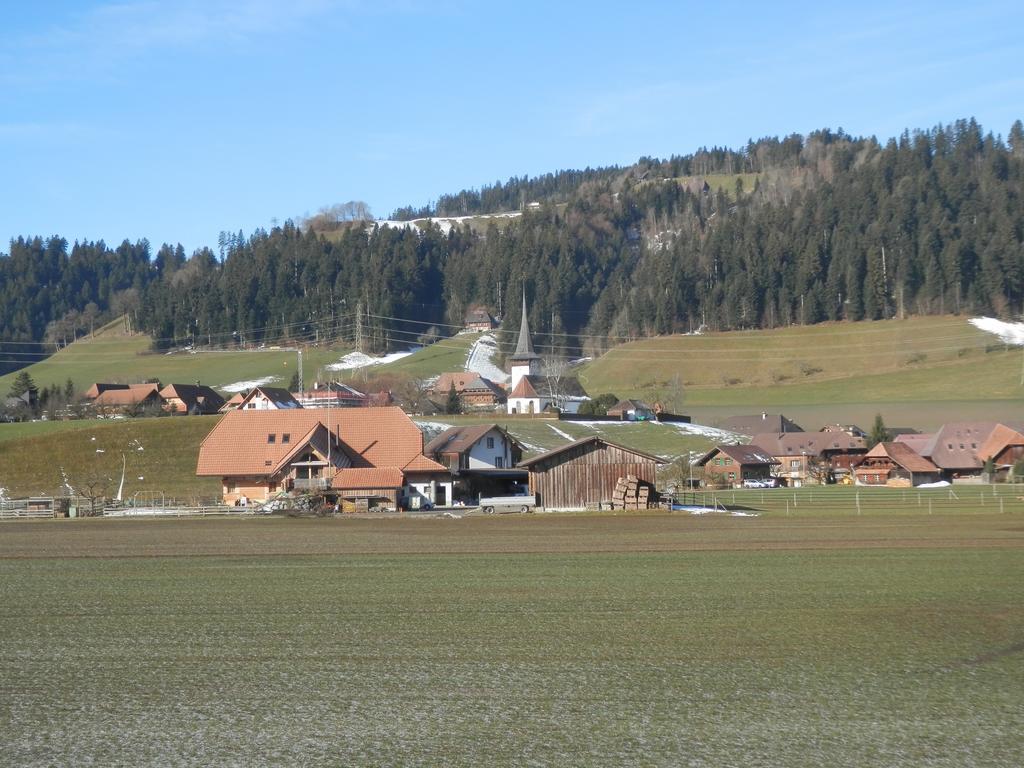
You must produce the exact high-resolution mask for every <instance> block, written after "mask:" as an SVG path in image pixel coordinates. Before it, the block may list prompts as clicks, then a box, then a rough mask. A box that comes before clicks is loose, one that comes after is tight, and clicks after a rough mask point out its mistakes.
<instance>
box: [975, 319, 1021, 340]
mask: <svg viewBox="0 0 1024 768" xmlns="http://www.w3.org/2000/svg"><path fill="white" fill-rule="evenodd" d="M967 322H968V323H970V324H971V325H973V326H974V327H975V328H977V329H978V330H979V331H985V333H992V334H995V335H996V336H998V337H999V340H1000V341H1002V342H1003V343H1004V344H1013V345H1014V346H1024V323H1008V322H1006V321H1005V320H997V319H996V318H994V317H972V318H971V319H970V320H968V321H967Z"/></svg>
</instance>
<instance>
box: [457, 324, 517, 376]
mask: <svg viewBox="0 0 1024 768" xmlns="http://www.w3.org/2000/svg"><path fill="white" fill-rule="evenodd" d="M497 351H498V340H497V339H496V338H494V336H492V335H491V334H489V333H485V334H484V335H483V336H481V337H480V338H479V339H477V340H476V341H474V342H473V346H472V347H470V348H469V357H468V358H466V370H467V371H469V372H470V373H478V374H480V375H481V376H483V377H484V378H485V379H490V380H491V381H493V382H494V383H496V384H505V383H506V382H508V380H509V375H508V374H507V373H505V372H504V371H503V370H501V368H499V367H498V366H496V365H495V364H494V363H493V361H492V358H493V357H494V355H495V354H496V353H497Z"/></svg>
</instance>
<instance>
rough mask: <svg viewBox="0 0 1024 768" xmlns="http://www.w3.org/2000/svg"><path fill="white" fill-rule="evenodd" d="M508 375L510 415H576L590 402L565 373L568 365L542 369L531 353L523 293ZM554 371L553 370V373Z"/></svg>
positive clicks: (558, 364)
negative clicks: (552, 412) (554, 412)
mask: <svg viewBox="0 0 1024 768" xmlns="http://www.w3.org/2000/svg"><path fill="white" fill-rule="evenodd" d="M508 360H509V372H510V373H511V374H512V381H511V384H510V386H511V388H512V389H511V392H510V393H509V396H508V400H507V404H506V408H507V410H508V413H509V414H510V415H512V414H530V413H543V412H544V411H546V410H549V409H552V408H557V409H558V410H560V411H563V412H565V413H576V412H577V411H579V409H580V405H581V404H582V403H584V402H586V401H587V400H589V399H590V398H589V397H587V393H586V392H585V391H584V389H583V386H582V385H581V384H580V382H579V379H577V378H576V377H575V376H571V375H569V373H568V367H569V366H568V364H567V363H565V362H564V361H562V360H559V361H558V363H557V364H555V365H552V366H546V365H544V364H543V361H542V360H541V356H540V355H538V354H537V353H536V352H535V351H534V349H533V339H532V338H531V336H530V321H529V318H528V317H527V312H526V292H525V291H524V292H523V319H522V323H521V325H520V326H519V340H518V342H517V343H516V351H515V352H513V353H512V355H511V356H510V357H509V358H508ZM556 369H557V370H556Z"/></svg>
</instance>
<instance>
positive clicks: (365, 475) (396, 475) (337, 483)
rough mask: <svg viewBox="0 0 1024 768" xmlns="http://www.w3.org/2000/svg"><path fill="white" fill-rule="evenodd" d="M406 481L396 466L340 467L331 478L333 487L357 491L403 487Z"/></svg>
mask: <svg viewBox="0 0 1024 768" xmlns="http://www.w3.org/2000/svg"><path fill="white" fill-rule="evenodd" d="M404 483H405V478H404V476H403V475H402V470H400V469H398V468H396V467H357V468H355V469H339V470H338V472H337V474H335V475H334V477H333V478H332V480H331V487H332V488H335V489H337V490H341V491H355V490H366V489H373V488H379V489H384V488H388V489H390V488H401V487H402V485H403V484H404Z"/></svg>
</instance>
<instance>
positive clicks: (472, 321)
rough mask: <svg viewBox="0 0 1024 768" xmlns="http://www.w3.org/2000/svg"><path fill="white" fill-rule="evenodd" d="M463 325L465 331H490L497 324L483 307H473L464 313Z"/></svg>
mask: <svg viewBox="0 0 1024 768" xmlns="http://www.w3.org/2000/svg"><path fill="white" fill-rule="evenodd" d="M463 325H464V326H465V328H466V330H467V331H491V330H494V329H495V328H496V327H497V326H498V323H497V322H496V321H495V320H494V318H493V317H492V316H491V313H490V312H488V311H487V310H486V309H484V308H483V307H473V308H472V309H470V310H469V311H468V312H467V313H466V317H465V320H463Z"/></svg>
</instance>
